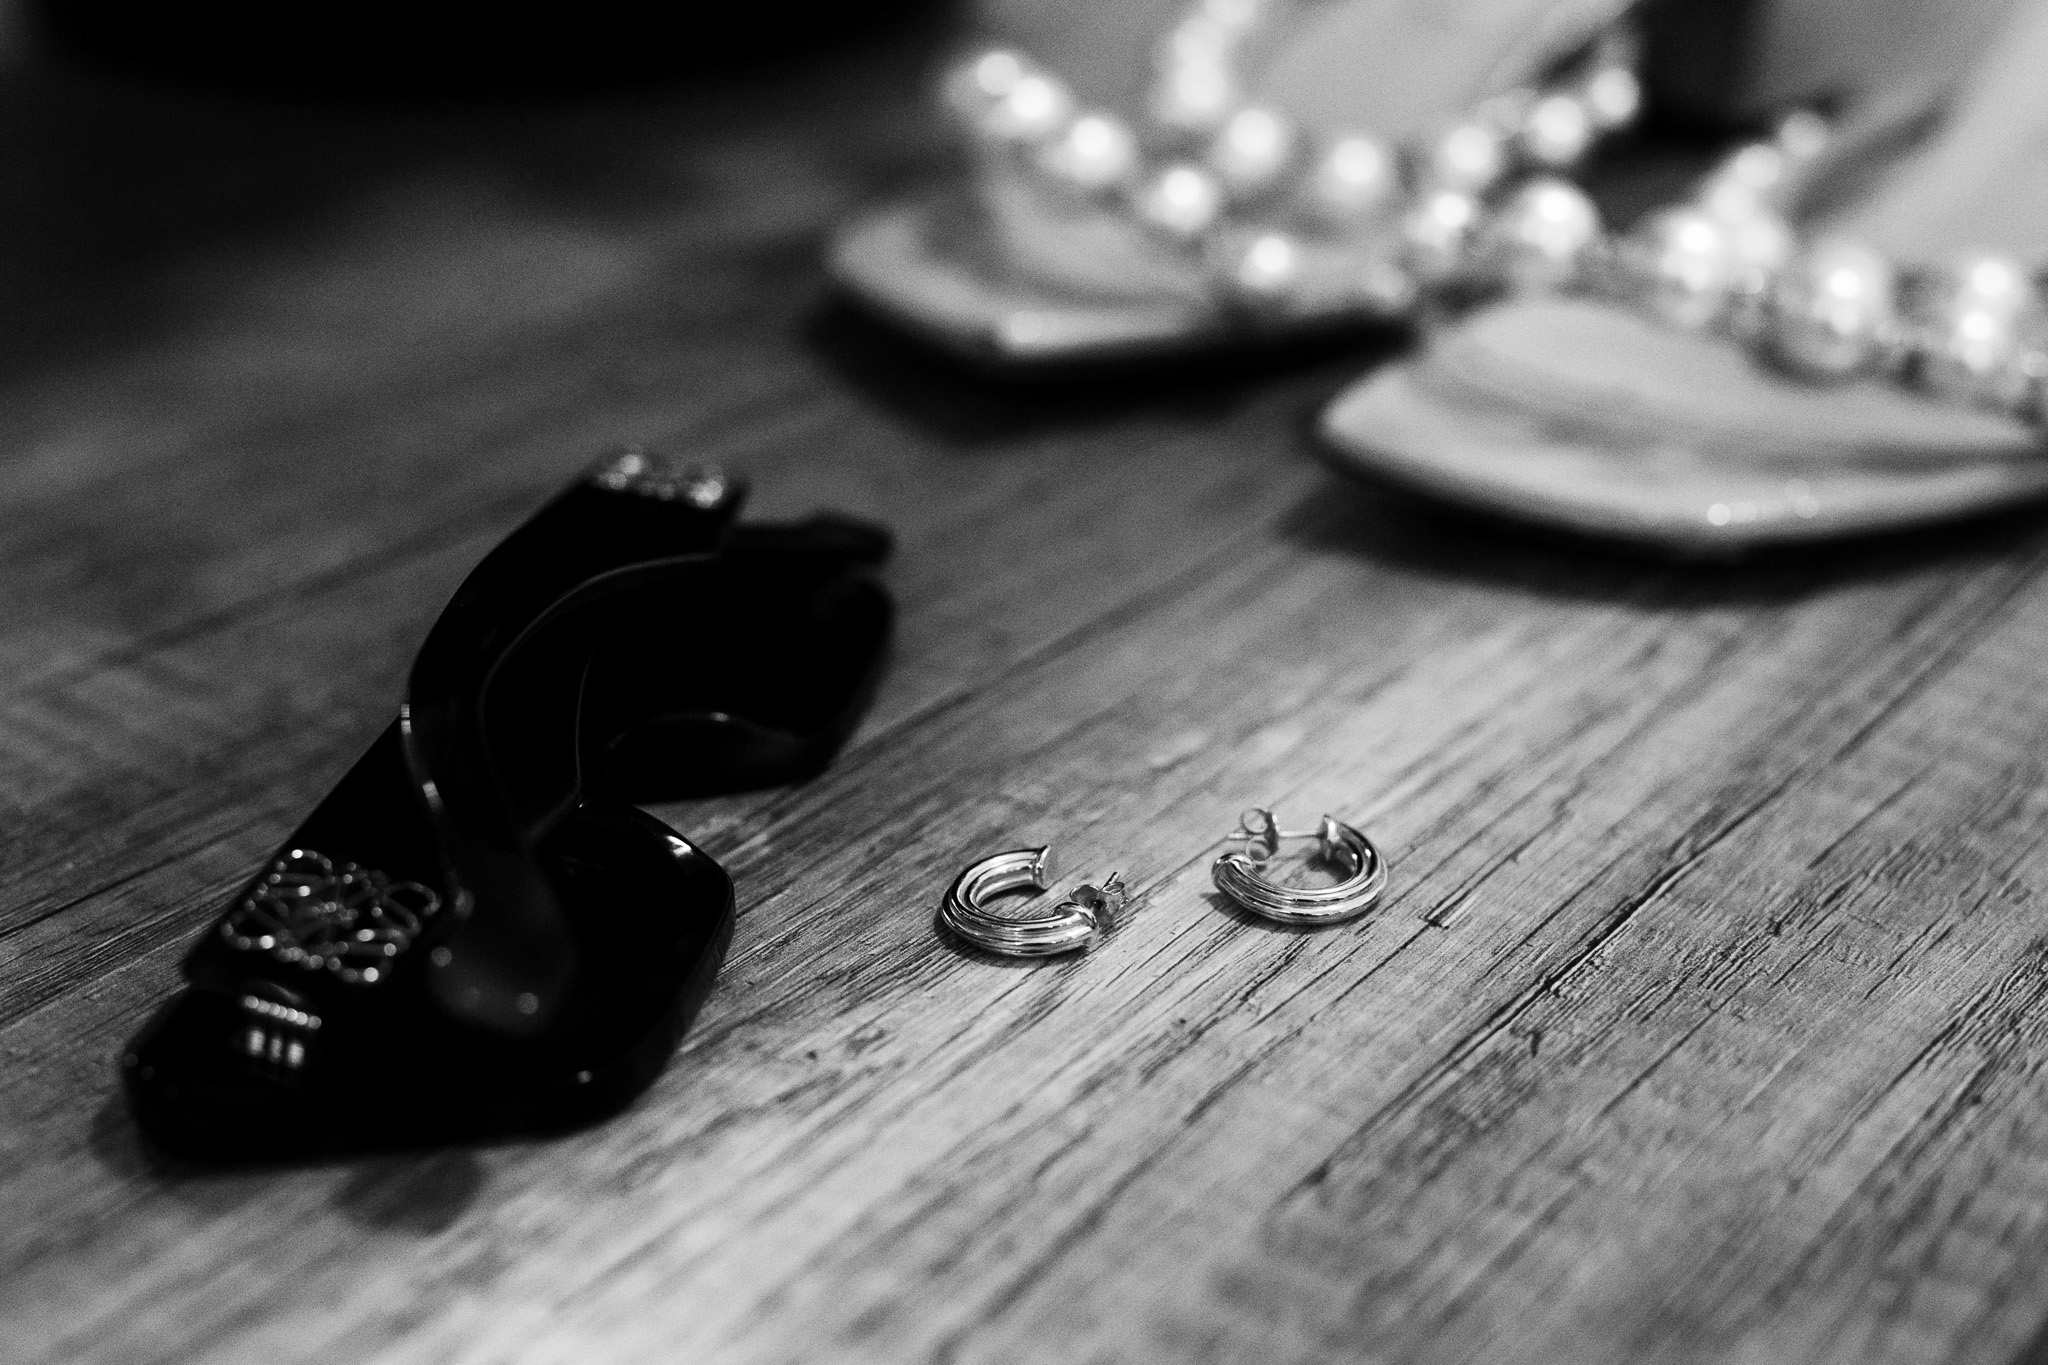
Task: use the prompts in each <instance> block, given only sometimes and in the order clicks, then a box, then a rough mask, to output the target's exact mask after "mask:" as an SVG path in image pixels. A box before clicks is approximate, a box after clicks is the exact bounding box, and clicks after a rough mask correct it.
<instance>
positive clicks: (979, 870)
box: [939, 848, 1130, 957]
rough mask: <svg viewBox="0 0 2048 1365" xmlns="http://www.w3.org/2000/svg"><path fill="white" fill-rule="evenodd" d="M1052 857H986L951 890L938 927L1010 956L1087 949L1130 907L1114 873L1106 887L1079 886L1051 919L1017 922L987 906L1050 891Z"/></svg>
mask: <svg viewBox="0 0 2048 1365" xmlns="http://www.w3.org/2000/svg"><path fill="white" fill-rule="evenodd" d="M1050 853H1051V850H1050V849H1044V848H1020V849H1017V850H1015V851H1013V852H1010V853H998V854H996V855H995V856H993V857H990V858H983V859H982V860H981V861H980V862H978V863H976V864H974V866H972V867H970V868H968V869H967V870H966V871H965V872H962V873H961V874H960V875H959V876H957V877H955V878H954V879H953V884H952V885H951V886H949V887H947V888H946V898H945V899H944V900H943V901H941V902H940V903H939V924H940V925H941V926H942V927H943V928H945V929H946V930H948V931H949V932H951V933H953V934H955V935H957V936H958V937H960V938H962V939H964V940H966V941H967V942H969V943H971V944H973V945H974V946H975V947H977V948H982V949H985V950H987V951H988V952H991V953H1001V954H1003V955H1004V956H1006V957H1051V956H1052V955H1053V954H1055V953H1070V952H1073V951H1074V950H1076V949H1078V948H1086V947H1088V946H1089V945H1090V944H1092V943H1094V942H1095V940H1096V939H1097V938H1099V937H1101V935H1102V932H1103V930H1105V929H1107V928H1109V927H1110V925H1111V924H1112V923H1113V922H1114V921H1115V918H1116V916H1118V915H1119V914H1121V913H1122V912H1123V909H1124V906H1125V905H1126V904H1127V903H1128V902H1129V899H1130V894H1129V892H1128V891H1127V890H1126V889H1125V887H1124V882H1123V878H1122V877H1121V876H1119V875H1118V874H1116V873H1114V872H1112V873H1110V874H1109V876H1108V877H1107V878H1105V879H1104V880H1103V883H1102V885H1101V886H1092V885H1082V886H1077V887H1075V888H1074V889H1073V890H1072V891H1069V892H1068V893H1067V894H1066V895H1065V896H1064V897H1062V898H1061V899H1060V901H1059V903H1058V904H1057V905H1055V906H1053V908H1052V910H1051V911H1050V912H1049V913H1047V914H1043V915H1033V916H1031V917H1029V918H1012V917H1009V916H1005V915H998V914H995V913H993V912H992V911H990V910H989V909H988V908H987V906H986V902H987V901H988V900H989V899H990V898H991V897H994V896H1000V895H1002V894H1003V893H1004V892H1005V891H1022V890H1026V889H1030V890H1036V891H1043V890H1045V888H1046V884H1047V874H1048V871H1049V867H1050V864H1049V855H1050Z"/></svg>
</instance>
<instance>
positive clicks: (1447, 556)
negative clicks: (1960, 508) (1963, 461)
mask: <svg viewBox="0 0 2048 1365" xmlns="http://www.w3.org/2000/svg"><path fill="white" fill-rule="evenodd" d="M1280 533H1281V535H1283V536H1284V537H1286V538H1288V539H1290V540H1292V541H1294V542H1296V543H1297V544H1300V545H1302V546H1304V547H1307V548H1311V549H1315V550H1319V551H1323V552H1334V553H1339V554H1346V555H1353V556H1356V557H1358V558H1361V559H1366V560H1372V561H1374V562H1377V563H1381V564H1386V565H1390V566H1394V567H1399V568H1403V569H1407V570H1410V571H1413V572H1419V573H1426V574H1429V575H1432V576H1436V577H1442V578H1449V579H1456V580H1463V581H1467V582H1473V583H1480V584H1486V585H1490V586H1495V587H1502V588H1511V589H1514V590H1517V591H1520V592H1524V593H1528V594H1532V595H1535V596H1539V597H1547V598H1556V599H1565V600H1576V601H1599V602H1606V601H1613V602H1621V601H1626V602H1630V603H1634V604H1636V605H1638V606H1644V607H1649V608H1652V609H1655V608H1658V607H1673V608H1692V607H1703V606H1714V605H1722V604H1745V603H1759V604H1768V603H1773V602H1793V601H1797V600H1799V599H1801V598H1804V597H1807V596H1810V595H1812V594H1815V593H1819V592H1825V591H1828V590H1831V589H1834V588H1838V587H1842V586H1844V585H1847V584H1852V583H1860V582H1878V581H1883V580H1885V579H1889V578H1895V577H1900V576H1904V575H1908V574H1912V573H1917V572H1921V571H1924V570H1926V569H1928V568H1930V567H1933V566H1936V565H1950V566H1961V565H1966V564H1982V563H1987V562H1990V561H1993V560H1999V559H2007V558H2010V557H2012V556H2013V555H2015V554H2025V553H2028V552H2030V551H2032V552H2038V551H2039V550H2040V549H2041V547H2042V546H2043V545H2044V544H2048V517H2044V515H2043V514H2042V511H2041V509H2039V508H2031V509H2029V508H2022V509H2018V510H2009V511H2005V512H1999V513H1994V514H1990V515H1986V516H1981V517H1976V518H1972V519H1970V520H1967V521H1958V522H1951V523H1947V524H1944V525H1940V526H1932V527H1926V528H1923V529H1920V530H1914V531H1895V532H1888V533H1885V534H1881V535H1870V536H1861V537H1856V538H1853V539H1846V540H1837V541H1829V542H1824V543H1820V544H1813V545H1799V546H1782V547H1772V548H1767V549H1760V550H1757V551H1755V552H1754V553H1752V554H1750V555H1748V556H1746V557H1744V558H1740V559H1674V558H1670V557H1668V556H1662V555H1659V554H1657V553H1656V552H1655V551H1652V550H1649V549H1646V548H1644V547H1642V546H1639V545H1634V544H1631V543H1627V542H1621V541H1604V540H1596V539H1590V538H1585V537H1578V536H1572V535H1568V534H1566V533H1563V532H1558V531H1552V530H1548V529H1545V528H1542V527H1538V526H1533V525H1528V524H1525V523H1521V522H1516V521H1511V520H1507V519H1505V518H1499V517H1494V516H1489V515H1486V514H1483V513H1479V512H1472V511H1467V510H1465V509H1463V508H1458V507H1454V506H1451V505H1449V504H1446V503H1439V502H1436V501H1434V500H1431V499H1429V498H1426V497H1423V496H1421V495H1418V494H1414V493H1410V492H1408V491H1406V490H1403V489H1398V488H1394V487H1392V486H1389V485H1383V484H1378V483H1373V482H1368V481H1366V480H1364V479H1362V478H1356V477H1351V476H1348V475H1347V476H1338V475H1334V474H1333V475H1331V476H1330V477H1329V479H1328V480H1327V481H1326V482H1325V483H1324V484H1323V485H1322V486H1320V487H1318V488H1317V489H1316V490H1315V491H1314V492H1312V493H1310V494H1309V495H1308V496H1306V497H1304V498H1303V499H1302V500H1301V501H1300V502H1299V503H1297V504H1296V505H1295V506H1294V507H1293V508H1292V509H1291V510H1290V511H1289V512H1288V513H1287V514H1286V515H1285V516H1284V517H1283V518H1282V520H1281V524H1280Z"/></svg>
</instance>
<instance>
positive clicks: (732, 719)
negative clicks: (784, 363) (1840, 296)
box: [123, 454, 891, 1159]
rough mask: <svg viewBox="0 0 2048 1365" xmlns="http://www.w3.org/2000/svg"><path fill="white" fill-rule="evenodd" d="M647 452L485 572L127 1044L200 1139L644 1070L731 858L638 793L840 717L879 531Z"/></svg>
mask: <svg viewBox="0 0 2048 1365" xmlns="http://www.w3.org/2000/svg"><path fill="white" fill-rule="evenodd" d="M739 501H740V490H739V489H738V488H736V487H735V486H733V485H732V484H730V483H729V482H728V481H725V480H723V479H720V478H718V477H717V476H713V475H706V474H692V473H686V472H679V471H677V470H675V469H673V468H671V467H669V466H667V465H666V464H664V463H662V462H659V461H657V460H654V459H652V458H651V457H648V456H645V455H640V454H628V455H624V456H621V457H619V458H617V459H615V460H613V461H611V462H609V463H607V464H605V465H602V466H600V467H599V468H598V469H597V470H596V471H595V472H594V473H593V474H592V475H591V477H590V478H588V479H586V480H585V481H584V482H582V483H580V484H578V485H577V486H575V487H573V488H571V489H569V490H568V491H567V492H565V493H563V494H562V495H560V496H559V497H557V498H556V499H555V500H554V501H553V502H551V503H550V504H548V506H547V507H545V508H543V509H542V510H541V511H540V512H539V513H537V514H536V515H535V516H534V517H533V518H532V519H531V520H530V521H529V522H528V523H527V524H526V525H525V526H523V527H521V528H520V529H519V530H518V531H515V532H514V533H513V534H512V535H511V536H510V537H508V538H507V540H506V541H505V542H504V543H503V544H502V545H500V546H499V547H498V548H497V549H496V550H494V551H493V552H492V553H491V554H490V555H489V556H487V557H486V558H485V560H484V561H483V562H482V563H481V564H479V565H478V567H477V568H476V570H475V571H474V572H473V573H472V574H471V575H470V577H469V578H468V579H467V580H466V581H465V582H464V584H463V585H462V587H461V588H460V589H459V590H458V591H457V593H456V595H455V597H454V599H453V600H452V601H451V602H450V604H449V606H448V608H447V609H446V610H445V611H444V613H443V614H442V616H441V619H440V620H439V621H438V622H437V623H436V624H435V627H434V629H433V631H432V632H431V633H430V634H429V636H428V638H427V641H426V643H425V645H423V646H422V648H421V650H420V653H419V656H418V658H417V660H416V661H415V663H414V666H413V670H412V677H411V682H410V686H409V688H408V692H407V697H406V700H405V703H404V705H403V707H402V708H401V712H400V716H399V719H398V720H397V721H396V722H395V723H394V724H393V725H392V726H391V727H390V728H388V729H387V730H386V731H385V732H384V734H383V735H382V736H380V737H379V738H378V740H377V741H376V743H375V744H373V745H372V746H371V748H370V750H369V752H368V753H366V754H365V755H364V757H363V758H362V759H361V760H360V761H359V762H358V763H357V764H356V766H355V767H354V768H353V769H352V770H351V771H350V772H349V773H348V775H347V776H345V777H344V778H343V779H342V781H341V782H340V784H339V785H338V786H337V787H336V788H335V789H334V791H333V792H332V793H330V794H329V796H328V797H327V799H326V800H324V801H323V802H322V803H321V804H320V806H319V807H318V808H317V809H316V810H315V811H314V812H313V814H312V815H311V816H310V817H308V818H307V820H306V821H305V823H304V824H302V825H301V826H300V827H299V829H298V830H297V831H295V832H294V834H293V836H292V838H291V840H290V841H289V842H288V843H287V844H286V845H285V847H284V848H283V849H282V850H281V851H280V852H279V854H278V856H277V857H276V858H275V859H274V860H273V861H272V862H271V864H270V865H269V866H268V867H267V868H266V869H265V871H264V872H263V873H262V874H260V875H259V876H258V877H257V878H256V879H255V880H253V881H252V882H251V883H250V884H249V886H248V887H247V888H245V890H244V891H243V892H242V894H241V895H239V896H237V897H236V899H235V900H234V902H233V903H232V904H231V906H230V908H229V910H228V911H227V913H226V914H224V915H223V916H222V917H221V919H220V920H219V921H218V922H217V923H216V924H215V925H214V926H213V928H212V929H210V930H209V931H208V932H207V933H206V934H205V935H204V936H203V937H202V939H201V941H200V942H199V944H198V945H197V946H196V947H195V948H194V950H193V951H192V953H191V955H190V956H189V957H188V959H187V961H186V964H185V971H186V976H187V978H188V979H189V981H190V983H191V989H189V990H188V991H186V992H185V993H184V994H183V995H181V996H179V997H178V998H177V999H176V1000H174V1001H173V1002H172V1003H171V1005H170V1006H168V1007H167V1008H166V1009H165V1010H164V1011H163V1012H162V1013H161V1014H159V1015H158V1016H157V1017H156V1018H155V1019H154V1020H152V1021H151V1023H150V1024H149V1025H148V1026H146V1027H145V1028H144V1030H143V1031H142V1033H141V1034H139V1035H138V1036H137V1038H136V1039H135V1041H134V1043H133V1044H132V1045H131V1047H130V1048H129V1049H128V1051H127V1053H126V1054H125V1055H124V1057H123V1073H124V1079H125V1082H126V1088H127V1092H128V1096H129V1101H130V1105H131V1107H132V1108H133V1110H134V1112H135V1115H136V1117H137V1119H138V1121H139V1122H140V1124H141V1126H142V1127H143V1129H144V1131H145V1132H147V1133H148V1134H149V1135H150V1136H151V1137H152V1138H153V1139H154V1140H155V1141H156V1142H158V1143H159V1144H160V1145H162V1146H164V1147H166V1148H168V1149H170V1150H173V1151H176V1152H178V1153H180V1154H183V1155H187V1156H194V1157H200V1158H207V1159H249V1158H258V1159H284V1158H292V1157H299V1156H305V1155H312V1154H317V1153H323V1152H338V1151H353V1150H367V1149H381V1148H391V1147H404V1146H419V1145H426V1144H431V1143H438V1142H446V1141H454V1140H463V1139H474V1138H481V1137H492V1136H502V1135H510V1134H515V1133H537V1132H550V1131H559V1130H562V1129H565V1128H571V1127H575V1126H578V1125H580V1124H583V1123H587V1122H591V1121H593V1120H595V1119H598V1118H601V1117H603V1116H605V1115H607V1114H609V1113H611V1112H614V1111H616V1110H617V1109H618V1108H620V1107H622V1106H623V1105H624V1104H626V1103H627V1102H628V1101H630V1100H631V1099H632V1098H633V1097H634V1096H635V1095H637V1094H638V1093H639V1092H640V1091H641V1090H642V1089H644V1088H645V1087H646V1085H647V1084H648V1083H649V1082H650V1081H651V1080H652V1079H653V1078H654V1076H655V1075H657V1074H658V1073H659V1072H660V1070H661V1068H662V1066H663V1065H664V1064H665V1062H666V1060H667V1058H668V1056H669V1054H670V1053H671V1052H672V1051H673V1049H674V1047H675V1045H676V1043H677V1042H678V1041H679V1040H680V1038H681V1036H682V1033H683V1031H684V1029H685V1028H686V1027H687V1026H688V1023H689V1020H690V1019H691V1017H692V1016H693V1015H694V1014H695V1012H696V1010H697V1008H698V1006H699V1005H701V1003H702V1002H703V999H704V997H705V995H706V994H707V993H708V991H709V989H710V987H711V983H712V981H713V979H714V978H715V976H716V973H717V969H718V966H719V963H720V962H721V961H722V959H723V957H724V952H725V945H726V942H727V940H728V938H729V936H730V933H731V928H732V922H733V909H734V907H733V894H732V886H731V882H730V880H729V879H728V878H727V876H726V874H725V872H724V871H723V869H721V868H720V867H719V866H718V865H717V864H716V863H715V862H713V861H712V859H711V858H709V857H708V856H707V855H705V854H704V853H703V852H702V851H701V850H699V849H697V848H695V847H694V846H693V845H691V844H690V843H689V842H688V841H687V840H686V839H684V838H683V837H682V836H681V835H679V834H677V833H676V832H675V831H673V830H671V829H669V828H668V827H667V826H666V825H663V824H662V823H660V822H659V821H657V820H655V819H653V818H652V817H650V816H648V815H646V814H644V813H643V812H641V811H639V810H637V809H636V808H634V807H633V806H632V805H631V804H630V802H631V801H632V800H634V799H640V800H661V799H676V798H679V797H684V796H695V795H706V794H713V793H718V792H729V791H741V790H748V789H753V788H758V787H764V786H774V785H780V784H783V783H786V782H792V781H798V780H801V779H803V778H805V777H808V776H811V775H813V774H815V773H816V772H818V771H820V770H821V769H822V768H823V767H824V766H825V765H826V764H827V763H829V762H830V760H831V758H832V756H833V754H834V753H836V752H837V750H838V749H839V747H840V746H841V745H842V744H843V743H844V742H845V740H846V738H847V737H848V736H849V735H850V734H851V733H852V730H853V727H854V725H855V724H856V723H857V722H858V720H859V717H860V715H861V713H862V711H863V710H864V709H865V707H866V704H867V702H868V700H869V698H870V696H871V695H872V690H873V687H874V684H875V682H876V681H877V679H878V678H879V674H880V668H881V664H882V659H883V655H884V652H885V649H886V642H887V639H888V634H889V628H890V620H891V607H890V603H889V599H888V597H887V594H886V593H885V592H884V591H883V589H882V588H881V587H880V586H879V585H878V584H877V583H876V582H875V581H874V580H873V579H872V577H870V576H869V574H868V572H867V570H868V569H869V568H870V567H871V566H873V565H875V564H878V563H879V562H880V561H881V560H882V559H883V558H884V557H886V555H887V553H888V539H887V536H886V535H885V534H884V533H883V532H881V531H880V530H878V529H877V528H873V527H870V526H866V525H863V524H861V523H857V522H851V521H846V520H841V519H836V518H820V519H816V520H813V521H811V522H807V523H803V524H799V525H794V526H778V527H734V526H733V525H732V520H733V517H734V514H735V513H736V511H737V508H738V504H739Z"/></svg>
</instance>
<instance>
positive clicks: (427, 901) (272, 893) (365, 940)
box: [220, 848, 441, 1027]
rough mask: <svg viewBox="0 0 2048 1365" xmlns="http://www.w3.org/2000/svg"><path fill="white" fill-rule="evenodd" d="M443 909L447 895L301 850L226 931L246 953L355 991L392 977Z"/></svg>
mask: <svg viewBox="0 0 2048 1365" xmlns="http://www.w3.org/2000/svg"><path fill="white" fill-rule="evenodd" d="M440 908H441V897H440V895H439V894H438V893H437V892H435V891H434V890H433V889H432V888H430V887H427V886H423V885H421V884H420V883H418V882H394V881H392V880H391V879H390V878H389V877H387V876H385V875H384V874H383V873H382V872H378V871H375V870H373V869H370V868H366V867H362V866H359V865H358V864H356V863H350V862H343V863H340V864H337V863H335V862H334V860H333V859H331V858H328V857H327V856H326V855H324V854H321V853H317V852H315V851H313V850H312V849H305V848H295V849H292V850H290V851H289V852H287V853H285V854H283V855H282V856H281V857H279V858H278V859H277V861H276V862H274V863H272V864H271V865H270V870H269V871H268V872H266V873H264V875H263V877H262V879H261V880H260V881H258V882H257V884H256V885H255V887H254V888H252V889H251V890H250V892H249V893H248V894H247V895H246V896H244V897H243V898H242V902H241V904H239V905H237V906H236V907H235V908H234V909H233V910H232V911H231V912H229V914H228V916H227V918H225V919H223V920H222V921H221V926H220V932H221V937H223V938H225V939H226V940H227V941H228V942H229V943H230V944H232V945H233V946H234V947H236V948H238V949H241V950H243V951H245V952H259V953H265V954H268V955H269V956H270V957H271V958H272V959H274V960H275V961H278V962H283V963H288V964H291V965H294V966H297V967H300V968H303V969H304V970H306V971H309V972H311V971H326V972H329V973H331V974H333V975H334V976H335V977H337V978H339V979H340V980H342V981H345V982H348V983H349V984H350V985H374V984H376V983H377V982H378V981H380V980H383V979H384V978H386V977H387V976H389V975H390V972H391V968H392V965H393V964H394V963H395V962H396V960H397V959H398V957H399V955H400V954H402V953H403V952H404V951H405V950H406V949H407V948H409V947H411V946H412V942H413V940H414V939H416V938H417V937H418V936H419V933H420V931H421V930H422V929H423V928H425V927H426V925H427V922H428V921H429V920H431V919H432V918H433V917H434V915H435V914H436V912H438V911H439V910H440ZM314 1026H315V1027H318V1025H317V1024H316V1025H314Z"/></svg>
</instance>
